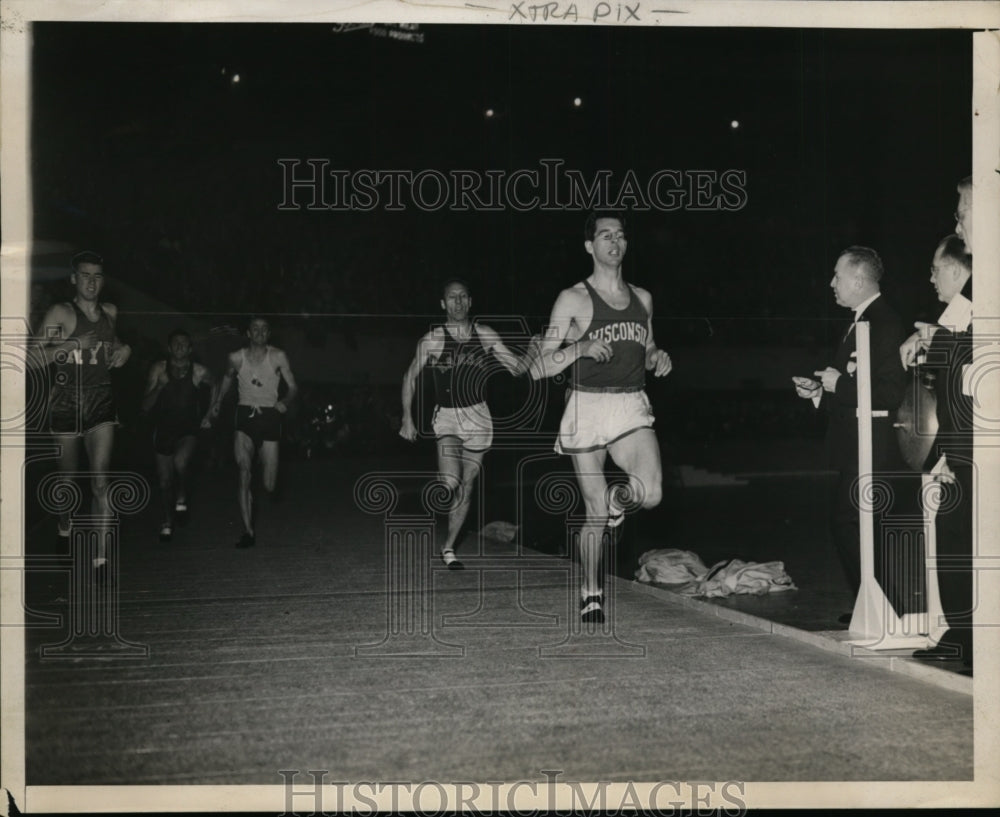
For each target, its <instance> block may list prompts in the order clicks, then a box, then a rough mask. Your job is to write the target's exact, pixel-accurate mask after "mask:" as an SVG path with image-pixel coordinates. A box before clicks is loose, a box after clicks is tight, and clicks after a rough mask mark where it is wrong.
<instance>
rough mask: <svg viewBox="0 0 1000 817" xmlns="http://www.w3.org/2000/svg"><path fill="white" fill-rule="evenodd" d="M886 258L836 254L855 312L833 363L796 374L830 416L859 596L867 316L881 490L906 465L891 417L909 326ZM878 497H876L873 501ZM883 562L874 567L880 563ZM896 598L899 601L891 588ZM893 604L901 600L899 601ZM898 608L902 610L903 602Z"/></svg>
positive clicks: (841, 289) (844, 530)
mask: <svg viewBox="0 0 1000 817" xmlns="http://www.w3.org/2000/svg"><path fill="white" fill-rule="evenodd" d="M883 274H884V268H883V266H882V259H881V258H879V256H878V253H876V252H875V251H874V250H872V249H869V248H868V247H848V248H847V249H846V250H844V251H843V252H842V253H841V254H840V256H839V257H838V258H837V264H836V266H835V267H834V276H833V279H832V280H831V281H830V287H831V288H832V289H833V293H834V297H835V298H836V300H837V304H838V305H839V306H843V307H845V308H847V309H850V310H852V311H853V313H854V314H853V317H852V320H851V322H850V323H849V324H848V325H847V326H846V327H845V329H844V333H843V336H842V339H841V341H840V343H839V345H838V346H837V349H836V351H835V352H834V355H833V361H832V362H831V364H830V365H829V366H827V367H826V368H825V369H822V370H820V371H817V372H814V378H808V377H797V378H794V382H795V389H796V393H797V394H798V395H799V397H802V398H806V399H811V400H812V401H813V402H814V404H816V405H817V406H819V407H820V408H823V409H825V410H826V411H827V413H828V415H829V424H828V427H827V445H828V451H829V459H830V464H831V466H832V468H833V469H834V470H835V471H837V474H838V477H837V482H836V487H835V493H834V501H833V515H832V516H833V518H832V520H831V528H832V532H833V538H834V544H835V545H836V549H837V555H838V557H839V558H840V562H841V565H842V567H843V569H844V573H845V575H846V577H847V580H848V583H849V585H850V588H851V592H852V593H853V594H854V595H855V596H856V595H857V593H858V590H859V589H860V586H861V526H860V518H859V498H858V486H857V479H858V471H859V469H858V420H857V407H858V388H857V380H856V378H855V373H856V371H857V360H856V342H857V334H856V332H855V325H856V324H857V323H858V322H859V321H866V322H867V323H868V326H869V329H870V335H869V337H870V361H871V362H870V366H871V386H872V411H873V413H876V414H878V413H880V412H884V416H876V417H875V418H874V419H873V420H872V479H873V482H874V483H875V486H876V489H877V490H879V493H881V492H882V491H883V490H884V488H881V486H880V485H879V483H881V484H882V485H883V486H884V485H886V484H887V483H888V485H889V486H890V490H891V491H892V494H890V495H894V494H896V493H897V492H896V491H895V490H894V482H893V480H892V474H894V473H898V472H899V471H900V470H901V468H902V461H901V457H900V454H899V448H898V446H897V444H896V437H895V434H894V431H893V425H892V424H893V419H894V414H895V411H896V409H897V408H898V407H899V404H900V402H901V401H902V397H903V389H904V388H905V386H906V380H907V377H906V373H905V372H904V371H903V370H902V369H901V367H900V365H899V347H900V344H901V343H902V341H903V339H904V337H905V333H904V331H903V323H902V321H901V320H900V318H899V315H897V314H896V311H895V310H894V309H893V308H892V306H890V305H889V303H888V302H887V301H886V300H885V298H884V297H883V296H882V294H881V284H880V282H881V280H882V277H883ZM873 504H875V503H873ZM874 520H875V543H876V561H877V562H878V561H880V559H879V557H880V548H879V543H880V542H881V536H880V526H879V512H878V511H876V513H875V514H874ZM878 566H879V565H878V564H876V567H877V568H878ZM890 601H893V599H892V598H891V595H890ZM894 606H895V604H894ZM897 612H900V611H899V609H898V607H897Z"/></svg>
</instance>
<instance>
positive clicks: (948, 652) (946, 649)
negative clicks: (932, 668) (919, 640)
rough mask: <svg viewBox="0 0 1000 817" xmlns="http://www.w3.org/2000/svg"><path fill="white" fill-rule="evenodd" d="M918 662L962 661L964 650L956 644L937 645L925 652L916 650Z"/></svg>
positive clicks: (915, 655)
mask: <svg viewBox="0 0 1000 817" xmlns="http://www.w3.org/2000/svg"><path fill="white" fill-rule="evenodd" d="M913 657H914V658H916V659H917V660H918V661H962V660H963V659H964V657H963V655H962V649H961V647H959V646H958V645H956V644H937V645H935V646H933V647H928V648H927V649H925V650H914V652H913Z"/></svg>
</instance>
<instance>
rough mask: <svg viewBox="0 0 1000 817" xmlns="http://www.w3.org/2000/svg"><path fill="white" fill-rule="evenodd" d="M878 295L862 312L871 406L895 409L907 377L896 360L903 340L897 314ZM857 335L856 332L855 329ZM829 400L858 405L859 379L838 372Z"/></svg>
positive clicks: (901, 396)
mask: <svg viewBox="0 0 1000 817" xmlns="http://www.w3.org/2000/svg"><path fill="white" fill-rule="evenodd" d="M884 297H885V296H881V297H879V298H878V300H876V301H874V302H873V303H872V304H871V306H869V307H868V309H866V310H865V313H864V315H862V319H863V320H867V322H868V326H869V330H870V331H869V345H870V352H871V375H872V377H871V379H872V409H873V410H876V411H877V410H888V411H895V410H896V409H897V408H899V404H900V403H901V402H902V401H903V394H904V392H905V389H906V381H907V376H906V372H905V371H904V369H903V367H902V366H901V365H900V362H899V347H900V345H901V344H902V343H903V341H904V340H905V339H906V336H905V334H904V332H903V324H902V321H901V320H900V319H899V316H898V315H896V313H895V312H894V311H893V310H892V308H891V307H889V306H888V304H886V303H883V302H882V301H883V298H884ZM855 334H856V332H855ZM830 397H831V398H832V400H833V401H834V402H835V403H837V404H839V405H841V406H843V407H845V408H856V407H857V405H858V381H857V379H856V376H855V375H848V374H847V372H841V376H840V378H839V379H838V380H837V388H836V391H834V392H833V394H831V395H830Z"/></svg>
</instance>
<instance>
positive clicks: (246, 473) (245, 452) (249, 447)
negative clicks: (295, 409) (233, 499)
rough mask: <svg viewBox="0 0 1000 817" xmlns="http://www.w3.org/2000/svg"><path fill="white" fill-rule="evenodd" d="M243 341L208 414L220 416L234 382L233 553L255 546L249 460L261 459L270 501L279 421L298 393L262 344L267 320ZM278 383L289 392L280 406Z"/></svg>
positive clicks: (282, 364) (280, 356)
mask: <svg viewBox="0 0 1000 817" xmlns="http://www.w3.org/2000/svg"><path fill="white" fill-rule="evenodd" d="M247 336H248V337H249V338H250V345H249V346H247V347H245V348H243V349H238V350H237V351H235V352H233V353H232V354H231V355H230V356H229V363H228V369H227V371H226V374H225V376H224V377H223V378H222V386H221V387H220V388H219V393H218V395H216V398H215V402H214V403H213V404H212V408H211V409H210V411H209V414H210V415H211V417H213V418H215V417H217V416H218V415H219V407H220V406H221V405H222V400H223V398H225V396H226V393H227V392H228V391H229V389H230V388H231V387H232V385H233V381H234V380H236V381H237V383H238V390H239V398H238V402H237V406H236V432H235V433H234V435H233V449H234V454H235V456H236V464H237V466H238V467H239V470H240V482H239V491H238V494H237V498H238V500H239V504H240V516H241V517H242V519H243V528H244V532H243V535H242V536H241V537H240V539H239V541H238V542H237V543H236V547H238V548H249V547H253V546H254V545H255V544H256V542H257V539H256V534H255V531H254V513H253V492H252V490H251V486H252V482H253V463H254V459H255V458H257V457H259V458H260V462H261V467H262V474H261V476H262V481H263V483H264V490H265V491H266V492H267V493H268V494H269V495H273V493H274V489H275V487H276V486H277V481H278V452H279V449H278V446H279V441H280V439H281V415H283V414H284V413H285V412H286V411H288V404H289V403H291V402H292V400H294V399H295V395H296V394H298V390H299V389H298V385H297V384H296V382H295V376H294V375H293V374H292V369H291V367H290V366H289V365H288V358H287V357H286V356H285V353H284V352H283V351H282V350H281V349H278V348H276V347H274V346H269V345H268V343H267V341H268V339H269V338H270V337H271V326H270V324H269V323H268V322H267V320H266V319H264V318H252V319H251V320H250V325H249V326H248V328H247ZM282 380H284V381H285V385H286V386H287V388H288V390H287V392H286V393H285V396H284V398H282V399H280V400H279V399H278V387H279V385H280V383H281V381H282Z"/></svg>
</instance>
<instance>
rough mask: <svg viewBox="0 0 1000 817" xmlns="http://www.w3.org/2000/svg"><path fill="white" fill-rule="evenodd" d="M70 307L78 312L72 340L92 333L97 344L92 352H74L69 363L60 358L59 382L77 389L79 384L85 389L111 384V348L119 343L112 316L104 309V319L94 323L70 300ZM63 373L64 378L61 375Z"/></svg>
mask: <svg viewBox="0 0 1000 817" xmlns="http://www.w3.org/2000/svg"><path fill="white" fill-rule="evenodd" d="M70 305H71V306H72V307H73V311H74V312H75V313H76V328H75V329H74V330H73V331H72V332H71V333H70V335H69V337H70V338H79V337H83V336H84V335H86V334H87V333H88V332H94V333H95V336H96V337H97V344H96V345H95V346H93V347H91V348H90V349H73V350H72V351H71V352H69V354H68V355H67V356H66V359H65V360H61V359H60V358H57V359H56V372H57V377H56V383H65V384H66V385H67V386H70V387H73V388H75V387H76V384H79V385H80V386H81V387H82V388H85V389H86V388H91V387H93V386H107V385H110V384H111V371H110V369H108V359H109V357H110V354H111V345H112V344H113V343H114V340H115V329H114V326H113V325H112V323H111V318H109V317H108V313H107V312H105V311H104V308H103V307H99V309H100V312H101V314H100V317H98V319H97V320H96V321H92V320H90V318H88V317H87V316H86V315H85V314H83V310H82V309H80V307H79V306H77V304H76V301H70ZM60 357H61V356H60ZM60 374H61V375H62V377H60V376H59V375H60Z"/></svg>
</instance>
